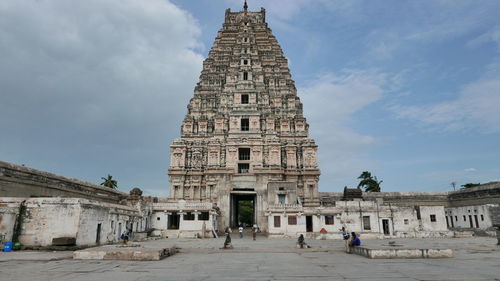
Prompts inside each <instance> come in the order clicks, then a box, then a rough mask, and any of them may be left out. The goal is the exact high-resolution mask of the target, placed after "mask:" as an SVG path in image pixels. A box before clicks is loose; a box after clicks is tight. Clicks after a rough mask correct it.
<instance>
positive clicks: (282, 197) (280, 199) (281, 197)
mask: <svg viewBox="0 0 500 281" xmlns="http://www.w3.org/2000/svg"><path fill="white" fill-rule="evenodd" d="M278 203H280V204H285V203H286V194H278Z"/></svg>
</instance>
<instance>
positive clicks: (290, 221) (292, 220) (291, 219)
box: [288, 216, 297, 225]
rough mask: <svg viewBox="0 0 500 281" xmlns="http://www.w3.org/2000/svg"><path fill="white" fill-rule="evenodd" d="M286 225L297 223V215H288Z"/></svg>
mask: <svg viewBox="0 0 500 281" xmlns="http://www.w3.org/2000/svg"><path fill="white" fill-rule="evenodd" d="M288 225H297V216H288Z"/></svg>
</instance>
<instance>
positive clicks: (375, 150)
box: [0, 0, 500, 196]
mask: <svg viewBox="0 0 500 281" xmlns="http://www.w3.org/2000/svg"><path fill="white" fill-rule="evenodd" d="M248 2H249V6H250V10H258V9H260V7H261V6H263V7H265V8H266V10H267V21H268V23H269V26H270V28H271V29H272V30H273V33H274V35H275V36H276V37H277V39H278V41H279V43H280V44H281V46H282V48H283V50H284V52H285V55H286V56H287V58H288V59H289V62H290V69H291V72H292V76H293V79H294V80H295V81H296V85H297V87H298V89H299V97H300V98H301V100H302V102H303V103H304V111H305V116H306V118H307V119H308V122H309V124H310V132H311V136H312V137H313V138H314V139H315V140H316V142H317V143H318V145H319V161H320V168H321V170H322V176H321V180H320V190H321V191H341V190H342V188H343V187H344V186H345V185H348V186H355V185H356V184H357V180H356V177H357V176H358V175H359V174H360V173H361V172H362V171H364V170H368V171H371V172H372V173H373V174H375V175H376V176H377V177H378V178H379V179H381V180H383V183H382V190H384V191H446V190H450V189H451V187H450V183H451V182H456V183H457V186H458V185H461V184H464V183H468V182H488V181H493V180H500V111H499V109H500V54H499V50H500V17H498V12H497V11H499V10H500V2H498V1H493V0H492V1H487V0H484V1H461V0H453V1H451V0H450V1H446V0H441V1H437V0H435V1H427V0H424V1H401V0H394V1H390V0H384V1H358V0H350V1H335V0H332V1H328V0H294V1H290V0H275V1H272V0H267V1H264V0H259V1H257V0H255V1H253V0H250V1H248ZM241 7H242V1H239V0H196V1H194V0H189V1H186V0H171V1H167V0H147V1H135V0H99V1H98V0H88V1H79V2H71V3H69V2H68V1H63V0H44V1H37V2H35V1H28V0H5V1H2V3H0V56H1V58H2V59H1V60H2V63H1V64H0V95H1V100H2V102H1V103H0V132H1V138H0V160H2V161H7V162H13V163H17V164H25V165H26V166H30V167H33V168H36V169H41V170H46V171H50V172H54V173H58V174H62V175H65V176H68V177H74V178H79V179H83V180H87V181H90V182H95V183H99V182H100V178H101V177H103V176H105V175H106V174H108V173H109V174H112V175H113V176H114V177H115V178H116V179H117V180H118V184H119V188H120V189H121V190H123V191H128V190H130V189H131V188H133V187H135V186H138V187H140V188H142V189H143V190H145V192H146V193H147V194H150V195H158V196H166V195H167V194H168V180H167V176H166V170H167V168H168V163H169V155H168V150H169V149H168V147H169V145H170V143H171V142H172V140H173V139H174V138H177V137H179V131H180V124H181V121H182V119H183V118H184V115H185V113H186V106H187V103H188V101H189V99H190V98H191V97H192V95H193V89H194V86H195V83H196V81H197V80H198V76H199V74H200V70H201V63H202V61H203V58H204V57H206V55H207V53H208V51H209V49H210V47H211V45H212V43H213V40H214V38H215V35H216V33H217V30H219V29H220V27H221V25H222V22H223V19H224V10H225V9H226V8H231V9H232V10H239V9H241Z"/></svg>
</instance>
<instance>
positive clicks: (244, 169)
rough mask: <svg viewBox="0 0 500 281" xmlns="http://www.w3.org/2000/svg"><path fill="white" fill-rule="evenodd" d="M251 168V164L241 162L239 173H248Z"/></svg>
mask: <svg viewBox="0 0 500 281" xmlns="http://www.w3.org/2000/svg"><path fill="white" fill-rule="evenodd" d="M249 170H250V164H246V163H239V164H238V173H239V174H248V173H249Z"/></svg>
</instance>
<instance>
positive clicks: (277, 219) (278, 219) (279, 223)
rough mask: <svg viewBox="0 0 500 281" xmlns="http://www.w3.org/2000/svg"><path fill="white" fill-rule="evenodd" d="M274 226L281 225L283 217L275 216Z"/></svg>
mask: <svg viewBox="0 0 500 281" xmlns="http://www.w3.org/2000/svg"><path fill="white" fill-rule="evenodd" d="M274 227H281V217H280V216H274Z"/></svg>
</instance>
